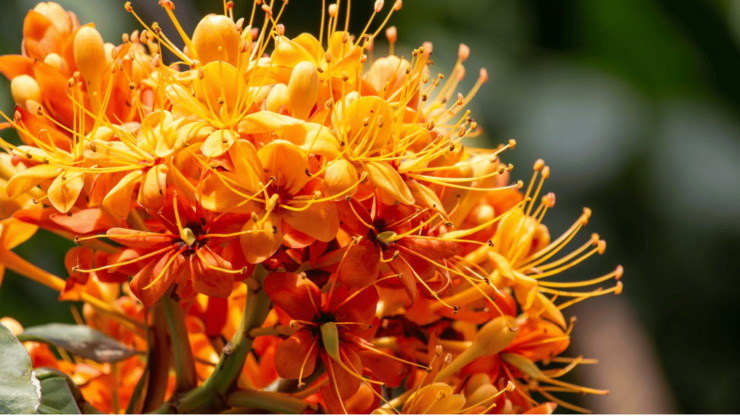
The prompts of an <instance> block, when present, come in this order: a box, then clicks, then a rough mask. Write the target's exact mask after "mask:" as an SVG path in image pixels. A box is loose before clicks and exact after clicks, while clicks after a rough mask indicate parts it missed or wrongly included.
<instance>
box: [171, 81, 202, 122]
mask: <svg viewBox="0 0 740 416" xmlns="http://www.w3.org/2000/svg"><path fill="white" fill-rule="evenodd" d="M166 93H167V98H168V99H169V100H170V102H172V109H173V111H174V112H175V113H176V114H179V115H181V116H183V117H186V118H192V117H195V118H198V119H201V120H211V119H213V116H212V113H211V112H210V111H209V110H208V107H206V106H205V105H203V104H201V102H200V101H198V99H197V98H195V97H193V95H192V94H191V93H189V92H188V91H187V90H186V89H185V88H183V87H182V86H180V85H177V84H170V85H168V86H167V89H166Z"/></svg>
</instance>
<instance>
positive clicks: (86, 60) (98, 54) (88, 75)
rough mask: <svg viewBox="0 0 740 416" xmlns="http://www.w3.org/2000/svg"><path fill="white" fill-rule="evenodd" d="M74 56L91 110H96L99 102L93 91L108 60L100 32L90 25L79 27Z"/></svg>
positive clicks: (98, 84)
mask: <svg viewBox="0 0 740 416" xmlns="http://www.w3.org/2000/svg"><path fill="white" fill-rule="evenodd" d="M74 57H75V63H76V64H77V68H78V69H79V70H80V73H81V74H82V76H83V77H84V78H85V82H86V83H87V87H88V92H89V93H90V94H91V99H90V102H91V103H92V106H93V111H94V112H96V113H97V112H98V108H99V103H98V99H97V98H96V97H95V96H94V93H95V92H97V91H98V90H99V89H100V80H101V79H102V76H103V71H104V70H105V68H106V64H107V62H108V59H107V55H106V53H105V44H104V43H103V38H102V37H101V36H100V33H99V32H98V31H97V30H96V29H95V28H92V27H90V26H84V27H82V28H80V30H79V31H78V32H77V36H76V37H75V43H74Z"/></svg>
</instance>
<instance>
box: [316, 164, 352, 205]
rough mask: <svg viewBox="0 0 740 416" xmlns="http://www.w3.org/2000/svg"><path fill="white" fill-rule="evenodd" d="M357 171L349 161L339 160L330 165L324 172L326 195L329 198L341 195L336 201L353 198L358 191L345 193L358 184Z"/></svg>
mask: <svg viewBox="0 0 740 416" xmlns="http://www.w3.org/2000/svg"><path fill="white" fill-rule="evenodd" d="M357 180H358V179H357V169H355V167H354V165H353V164H352V163H350V162H349V161H348V160H347V159H344V158H342V159H337V160H335V161H333V162H330V163H329V166H328V167H327V168H326V171H325V172H324V193H326V195H327V196H334V195H339V197H338V198H337V199H336V200H337V201H338V200H341V199H344V198H346V197H348V196H352V195H353V194H354V193H355V191H356V189H357V188H355V189H354V190H352V191H349V192H345V191H347V190H348V189H350V188H351V187H352V186H354V185H355V182H357Z"/></svg>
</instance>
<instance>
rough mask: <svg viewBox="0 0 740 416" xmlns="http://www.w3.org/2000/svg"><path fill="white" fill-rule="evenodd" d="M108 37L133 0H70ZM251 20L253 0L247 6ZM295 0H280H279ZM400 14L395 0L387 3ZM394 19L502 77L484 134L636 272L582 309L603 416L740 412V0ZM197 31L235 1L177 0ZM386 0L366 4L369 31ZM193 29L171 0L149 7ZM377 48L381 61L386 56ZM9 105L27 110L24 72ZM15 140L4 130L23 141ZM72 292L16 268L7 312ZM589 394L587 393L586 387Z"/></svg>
mask: <svg viewBox="0 0 740 416" xmlns="http://www.w3.org/2000/svg"><path fill="white" fill-rule="evenodd" d="M58 2H59V3H60V4H62V5H63V6H64V7H66V8H67V9H69V10H72V11H74V12H75V13H77V15H78V16H79V18H80V22H81V23H83V24H84V23H87V22H89V21H95V22H96V24H97V27H98V29H99V30H100V31H101V33H103V36H104V38H105V39H106V40H107V41H110V42H114V43H120V36H121V33H122V32H123V31H128V32H130V31H132V30H134V29H138V28H139V27H138V25H137V22H136V21H135V19H134V18H133V16H131V15H129V14H127V13H126V12H125V11H124V9H123V3H124V2H123V1H119V0H95V1H90V0H59V1H58ZM235 3H236V15H237V16H245V15H248V10H247V9H248V6H249V5H251V1H248V0H236V1H235ZM276 3H277V4H281V3H280V0H277V1H276ZM386 3H387V4H386V10H387V8H388V7H390V4H391V3H392V0H388V1H386ZM404 3H405V4H404V6H403V9H402V10H401V12H400V13H398V14H396V15H394V17H393V18H392V19H391V22H390V23H391V24H392V25H395V26H397V27H398V34H399V45H398V46H397V49H396V53H397V54H398V55H402V54H406V55H410V51H411V49H413V48H415V47H418V46H419V45H421V43H422V42H423V41H426V40H428V41H432V42H433V43H434V54H433V58H434V61H435V63H436V65H435V66H434V67H433V68H432V71H433V72H444V73H447V72H449V70H450V69H451V68H452V65H453V64H454V62H455V60H456V58H457V48H458V44H459V43H460V42H464V43H466V44H468V45H469V46H470V48H471V50H472V55H471V58H470V60H469V61H468V62H466V68H467V73H468V74H469V79H466V81H465V82H464V83H463V86H462V87H461V88H460V90H461V91H462V92H464V93H465V92H467V90H468V89H469V88H470V87H471V86H472V84H473V83H474V81H475V77H476V76H477V73H478V69H479V68H480V67H485V68H487V70H488V73H489V74H490V81H489V82H488V84H487V85H486V86H485V87H484V88H483V89H482V90H481V92H480V93H479V95H478V96H477V98H476V99H475V100H474V103H473V105H472V110H473V117H474V118H475V119H476V120H477V121H478V122H479V123H480V124H481V125H482V126H483V128H484V129H485V134H484V136H483V137H482V138H480V139H476V142H475V143H474V144H475V145H479V146H483V145H485V146H489V147H490V146H494V145H495V144H497V143H500V142H506V141H507V140H508V139H509V138H515V139H516V140H517V143H518V146H517V148H516V149H515V150H514V151H512V152H507V153H506V154H505V155H504V157H503V158H504V160H505V161H507V162H512V163H513V164H514V165H515V169H514V171H513V172H512V174H513V177H514V178H516V179H523V180H525V181H526V180H528V178H529V177H530V175H531V166H532V163H533V162H534V160H535V159H537V158H540V157H541V158H544V159H545V160H546V161H547V163H548V165H549V166H550V167H551V170H552V179H551V180H550V181H549V183H548V185H547V190H549V191H553V192H555V193H556V194H557V197H558V199H557V205H556V207H555V209H554V210H552V211H550V213H549V214H548V216H547V218H546V219H545V223H547V224H548V225H549V226H550V229H551V231H552V232H553V233H554V234H557V233H560V232H562V231H564V230H565V229H566V228H567V227H568V226H569V225H570V223H572V221H574V220H575V219H576V218H577V217H578V215H579V214H580V212H581V208H582V207H583V206H588V207H590V208H591V209H593V211H594V216H593V217H592V220H591V222H590V224H589V226H588V227H587V229H586V231H585V233H584V235H583V237H582V238H583V239H584V240H585V239H586V238H588V235H589V233H591V232H598V233H599V234H600V235H601V237H602V238H604V239H606V240H607V241H608V249H607V252H606V253H605V254H604V255H603V256H602V257H601V258H597V259H590V260H589V261H588V262H586V263H585V264H583V265H581V266H579V267H578V268H576V269H574V270H572V271H570V272H569V274H568V275H567V277H568V278H572V279H574V280H575V279H587V278H591V277H595V276H598V275H601V274H603V273H606V272H608V271H610V270H612V268H613V267H614V266H615V265H616V264H622V265H623V266H624V268H625V276H624V278H623V281H624V284H625V290H624V293H623V294H622V296H620V297H614V296H609V297H605V298H598V299H592V300H590V301H587V302H583V303H581V304H580V305H578V307H574V308H572V309H569V310H568V312H570V313H571V314H575V315H577V317H578V319H579V322H578V324H577V325H576V329H575V331H574V335H575V337H574V342H573V348H571V350H572V351H569V353H570V354H573V355H575V354H584V355H585V356H587V357H590V358H599V359H600V360H601V363H600V364H599V365H597V366H583V367H581V368H578V369H577V370H575V371H574V374H575V378H574V380H575V381H577V382H579V383H584V384H588V385H592V386H594V387H599V388H609V389H610V390H611V394H610V395H609V396H607V397H596V398H586V399H585V402H581V403H585V405H587V406H590V407H591V408H592V409H594V410H595V411H596V412H611V413H623V412H640V413H653V412H686V413H688V412H701V413H732V412H738V411H740V394H738V392H740V358H739V357H738V353H737V352H738V348H737V346H736V343H735V340H736V339H737V338H738V337H737V335H736V333H737V331H738V324H737V323H736V321H735V320H734V319H735V318H736V317H737V310H738V302H737V299H738V294H739V293H738V292H740V290H739V287H740V282H739V281H738V277H740V276H738V271H739V270H740V268H739V267H738V266H737V260H738V258H737V257H738V254H740V118H738V116H739V115H740V113H739V111H740V80H739V78H740V50H739V47H740V1H737V0H726V1H722V0H713V1H710V0H705V1H700V0H662V1H649V0H557V1H556V0H543V1H533V0H495V1H494V0H455V1H450V0H406V1H405V2H404ZM34 4H35V2H34V1H30V0H4V1H3V9H2V13H0V25H1V27H2V29H1V30H2V38H1V39H0V52H1V53H3V54H6V53H18V51H19V48H20V42H21V38H22V20H23V17H24V16H25V13H26V12H27V11H28V10H29V9H30V8H32V7H33V5H34ZM175 4H176V6H177V9H176V10H175V12H176V14H177V16H178V17H179V18H180V19H181V23H182V24H183V26H185V27H186V28H188V30H192V28H193V27H194V25H195V24H196V23H197V21H198V17H197V16H202V15H203V14H204V13H207V12H215V13H219V12H220V11H222V10H223V8H222V3H221V1H219V0H201V1H197V0H175ZM372 4H373V1H371V0H355V1H353V5H352V6H353V18H352V22H351V25H350V26H351V31H352V32H353V33H359V32H360V31H361V30H362V27H363V26H364V24H365V22H366V21H367V18H368V17H369V15H370V11H371V9H372ZM133 5H134V7H135V8H136V9H137V10H138V11H139V12H140V14H141V15H142V17H143V18H144V19H145V20H146V21H148V22H152V21H155V20H156V21H159V22H160V24H161V25H162V26H163V28H165V30H167V31H168V32H167V33H169V34H170V35H171V36H170V38H173V39H174V38H176V37H177V35H176V34H175V32H174V30H172V29H171V28H172V26H171V25H170V24H169V23H168V21H167V20H168V19H167V17H166V15H165V13H164V11H163V10H162V9H161V8H160V7H159V6H158V5H157V1H156V0H137V1H133ZM320 8H321V1H318V0H293V1H291V2H290V4H289V5H288V8H287V11H286V13H285V15H284V19H283V20H282V22H283V23H284V24H285V26H286V35H288V36H289V37H293V36H296V35H297V34H299V33H300V32H303V31H311V32H313V33H317V32H318V28H319V21H320V20H319V19H320V16H321V14H320V13H321V12H320ZM386 48H387V47H386V45H385V41H384V40H381V41H380V42H378V43H377V47H376V51H375V56H376V57H377V56H380V55H382V54H383V51H384V50H387V49H386ZM0 89H1V92H0V95H2V101H0V106H1V107H0V108H2V110H3V111H5V112H6V113H8V114H11V113H10V112H11V111H12V99H11V98H10V91H9V88H8V83H7V81H5V80H4V79H3V81H2V83H0ZM8 134H9V133H7V132H4V133H3V135H4V136H7V135H8ZM69 246H70V244H69V243H67V242H65V241H63V240H61V239H59V238H57V237H54V236H52V235H50V234H48V233H39V235H37V236H36V237H34V239H32V240H31V241H29V242H28V243H26V244H24V245H22V246H21V247H20V248H19V249H18V252H19V253H20V254H21V255H23V256H24V257H25V258H28V259H31V260H32V261H34V262H35V263H36V264H39V265H41V266H42V267H44V268H46V269H48V270H50V271H53V272H56V273H57V274H59V275H62V274H63V273H64V271H63V268H62V266H63V255H64V250H65V249H66V248H67V247H69ZM69 306H70V305H69V304H60V303H57V302H56V294H55V293H52V292H51V291H50V290H47V289H44V288H42V287H40V286H39V285H37V284H35V283H33V282H30V281H27V280H24V279H22V278H20V277H18V276H16V275H14V274H12V273H8V274H7V275H6V278H5V282H4V283H3V286H2V288H1V289H0V316H6V315H12V316H14V317H16V318H17V319H19V320H20V321H21V323H23V324H24V325H35V324H40V323H45V322H49V321H51V320H55V321H59V320H62V321H71V319H72V318H71V314H70V312H69ZM575 400H576V401H580V400H581V399H579V398H576V399H575Z"/></svg>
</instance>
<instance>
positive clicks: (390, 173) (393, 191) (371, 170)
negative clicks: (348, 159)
mask: <svg viewBox="0 0 740 416" xmlns="http://www.w3.org/2000/svg"><path fill="white" fill-rule="evenodd" d="M365 171H366V172H367V174H368V178H369V179H370V182H372V184H373V185H375V186H376V187H377V188H379V189H381V190H383V191H384V192H385V193H386V194H387V195H388V196H390V197H391V198H392V201H383V202H386V205H393V203H397V202H400V203H402V204H404V205H411V204H413V203H414V196H413V195H411V191H410V190H409V188H408V186H406V183H405V182H404V181H403V178H401V175H400V174H399V173H398V171H396V170H395V169H393V168H392V167H391V166H390V165H389V164H387V163H385V162H375V161H370V162H366V163H365ZM387 202H392V203H391V204H388V203H387Z"/></svg>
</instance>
